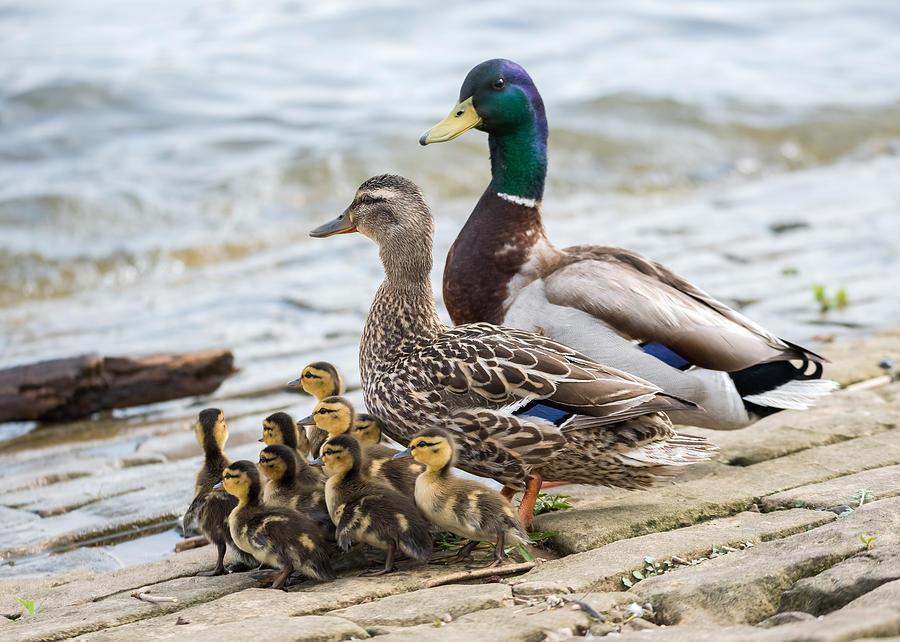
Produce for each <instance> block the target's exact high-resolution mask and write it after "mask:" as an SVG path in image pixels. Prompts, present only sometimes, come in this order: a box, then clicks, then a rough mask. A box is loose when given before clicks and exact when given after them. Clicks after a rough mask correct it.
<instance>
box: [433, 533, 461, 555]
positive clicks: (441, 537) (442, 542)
mask: <svg viewBox="0 0 900 642" xmlns="http://www.w3.org/2000/svg"><path fill="white" fill-rule="evenodd" d="M463 539H464V538H462V537H460V536H459V535H456V534H454V533H451V532H450V531H441V532H439V533H436V534H435V536H434V548H435V550H437V551H458V550H459V549H461V548H462V543H461V542H462V541H463Z"/></svg>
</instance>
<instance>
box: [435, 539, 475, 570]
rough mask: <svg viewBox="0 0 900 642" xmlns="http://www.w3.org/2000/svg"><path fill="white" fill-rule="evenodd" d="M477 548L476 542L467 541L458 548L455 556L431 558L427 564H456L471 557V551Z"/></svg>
mask: <svg viewBox="0 0 900 642" xmlns="http://www.w3.org/2000/svg"><path fill="white" fill-rule="evenodd" d="M476 546H478V542H476V541H474V540H471V539H470V540H469V541H468V542H466V543H465V544H464V545H463V546H462V548H460V549H459V550H458V551H457V552H456V554H455V555H443V556H440V557H433V558H431V559H430V560H429V561H428V563H429V564H456V563H457V562H462V561H463V560H467V559H469V558H470V557H472V551H473V550H475V547H476Z"/></svg>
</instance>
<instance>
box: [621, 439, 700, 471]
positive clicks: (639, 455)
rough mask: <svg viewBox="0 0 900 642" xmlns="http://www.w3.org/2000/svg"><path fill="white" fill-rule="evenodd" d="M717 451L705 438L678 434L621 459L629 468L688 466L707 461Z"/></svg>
mask: <svg viewBox="0 0 900 642" xmlns="http://www.w3.org/2000/svg"><path fill="white" fill-rule="evenodd" d="M716 450H718V449H717V448H716V446H714V445H713V444H711V443H709V442H708V441H707V440H706V439H705V438H703V437H693V436H691V435H682V434H678V435H675V437H674V438H672V439H670V440H668V441H657V442H653V443H649V444H645V445H643V446H640V447H638V448H635V449H633V450H629V451H627V452H624V453H622V454H621V455H619V459H620V460H621V461H622V462H623V463H625V464H628V465H629V466H648V465H649V466H686V465H688V464H694V463H696V462H698V461H706V460H707V459H709V458H710V456H711V455H712V453H714V452H715V451H716Z"/></svg>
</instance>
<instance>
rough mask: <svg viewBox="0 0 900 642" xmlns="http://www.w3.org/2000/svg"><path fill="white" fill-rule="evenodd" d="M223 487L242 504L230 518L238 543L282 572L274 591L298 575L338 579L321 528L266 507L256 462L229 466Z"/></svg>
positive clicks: (285, 511)
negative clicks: (298, 573)
mask: <svg viewBox="0 0 900 642" xmlns="http://www.w3.org/2000/svg"><path fill="white" fill-rule="evenodd" d="M220 486H222V487H224V488H225V490H226V491H228V493H229V494H230V495H233V496H234V497H236V498H237V501H238V504H237V506H236V507H235V509H234V510H233V511H231V515H229V517H228V526H229V530H230V532H231V538H232V539H233V540H234V543H235V544H236V545H237V546H238V548H240V549H241V550H242V551H244V552H246V553H249V554H250V555H252V556H253V557H255V558H256V559H258V560H259V561H261V562H263V563H264V564H268V565H270V566H272V567H273V568H278V569H281V573H280V574H279V575H278V576H277V577H276V578H275V582H274V583H273V584H272V588H276V589H277V588H282V587H283V586H284V585H285V583H286V582H287V579H288V577H290V575H291V573H293V572H294V571H300V572H302V573H304V574H305V575H307V576H309V577H312V578H315V579H318V580H333V579H334V571H332V570H331V562H330V561H329V559H328V547H327V545H326V544H325V542H324V541H323V540H322V536H321V534H320V532H319V526H318V525H317V524H316V523H315V522H313V521H312V520H310V519H309V518H307V517H305V516H304V515H302V514H301V513H299V512H298V511H295V510H290V509H287V508H279V507H275V506H266V505H265V504H264V503H263V499H262V483H261V482H260V478H259V471H257V470H256V466H255V465H254V464H253V462H249V461H246V460H244V461H236V462H234V463H233V464H231V465H229V466H228V467H227V468H225V470H224V471H223V473H222V482H221V483H220Z"/></svg>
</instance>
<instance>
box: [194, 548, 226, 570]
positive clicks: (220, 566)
mask: <svg viewBox="0 0 900 642" xmlns="http://www.w3.org/2000/svg"><path fill="white" fill-rule="evenodd" d="M216 548H217V549H218V558H217V559H216V567H215V568H214V569H213V570H211V571H200V572H199V573H197V575H199V576H201V577H214V576H216V575H227V574H228V571H226V570H225V542H221V543H217V544H216Z"/></svg>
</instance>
